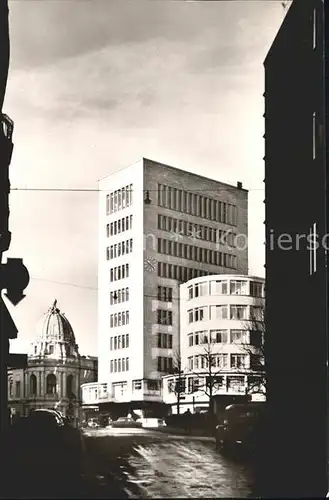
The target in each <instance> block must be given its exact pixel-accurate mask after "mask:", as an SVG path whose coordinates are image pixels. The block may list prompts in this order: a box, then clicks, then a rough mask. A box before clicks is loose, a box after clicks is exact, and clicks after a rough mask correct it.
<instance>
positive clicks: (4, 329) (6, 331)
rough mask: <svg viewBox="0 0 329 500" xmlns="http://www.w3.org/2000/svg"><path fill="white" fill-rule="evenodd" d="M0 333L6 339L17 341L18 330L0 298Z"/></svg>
mask: <svg viewBox="0 0 329 500" xmlns="http://www.w3.org/2000/svg"><path fill="white" fill-rule="evenodd" d="M0 322H1V323H0V331H1V335H5V336H6V337H7V339H17V334H18V330H17V328H16V325H15V323H14V321H13V318H12V317H11V315H10V312H9V311H8V309H7V307H6V304H5V303H4V302H3V300H2V299H1V298H0Z"/></svg>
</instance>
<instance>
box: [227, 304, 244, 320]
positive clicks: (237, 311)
mask: <svg viewBox="0 0 329 500" xmlns="http://www.w3.org/2000/svg"><path fill="white" fill-rule="evenodd" d="M230 319H237V320H239V319H247V307H246V306H231V315H230Z"/></svg>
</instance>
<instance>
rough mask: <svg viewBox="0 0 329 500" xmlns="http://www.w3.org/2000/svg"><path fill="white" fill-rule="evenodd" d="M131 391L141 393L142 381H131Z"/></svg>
mask: <svg viewBox="0 0 329 500" xmlns="http://www.w3.org/2000/svg"><path fill="white" fill-rule="evenodd" d="M133 390H134V391H141V390H142V381H141V380H133Z"/></svg>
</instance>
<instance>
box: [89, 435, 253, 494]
mask: <svg viewBox="0 0 329 500" xmlns="http://www.w3.org/2000/svg"><path fill="white" fill-rule="evenodd" d="M85 446H86V453H87V457H88V463H89V464H90V465H89V469H90V470H89V472H90V473H91V474H92V475H93V476H94V477H95V478H96V477H97V480H98V485H99V487H100V491H101V490H102V489H103V492H104V495H106V490H108V491H109V492H110V491H111V490H112V494H113V485H114V484H115V485H116V487H115V490H116V492H117V494H120V492H121V494H120V496H121V498H122V497H126V498H177V497H180V498H192V497H198V498H202V497H204V498H206V497H212V498H229V497H231V498H232V497H234V498H239V497H240V498H241V497H251V496H252V474H251V471H250V470H248V469H247V468H246V467H245V466H243V465H241V464H238V463H234V462H233V461H231V460H229V459H227V458H225V457H223V456H222V455H221V454H220V453H218V452H216V451H215V444H214V442H213V440H212V439H211V438H191V437H187V436H175V435H167V434H165V433H160V432H157V431H145V430H129V431H127V430H122V431H121V430H120V429H115V430H101V431H88V432H87V433H86V434H85ZM102 496H103V495H102Z"/></svg>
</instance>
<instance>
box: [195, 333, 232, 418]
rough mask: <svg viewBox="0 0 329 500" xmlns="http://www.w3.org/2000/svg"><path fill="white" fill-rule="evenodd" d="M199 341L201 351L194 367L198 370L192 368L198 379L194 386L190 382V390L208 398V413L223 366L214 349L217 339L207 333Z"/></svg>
mask: <svg viewBox="0 0 329 500" xmlns="http://www.w3.org/2000/svg"><path fill="white" fill-rule="evenodd" d="M199 342H200V344H201V345H202V348H203V352H201V353H199V354H198V355H197V357H198V367H195V369H198V370H200V371H193V370H192V373H193V375H194V376H195V377H197V380H198V384H197V385H195V386H194V384H193V383H192V392H196V391H201V392H203V393H204V394H205V395H206V396H207V397H208V398H209V413H213V409H214V405H213V400H214V395H215V393H216V389H218V388H219V387H220V386H221V382H222V376H221V375H220V374H221V373H222V372H223V371H224V370H225V368H224V364H223V362H221V361H222V360H221V358H220V353H219V351H218V350H216V346H218V343H217V339H215V338H211V336H210V334H208V333H207V334H205V335H204V336H203V338H200V339H199ZM200 382H201V384H200Z"/></svg>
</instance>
